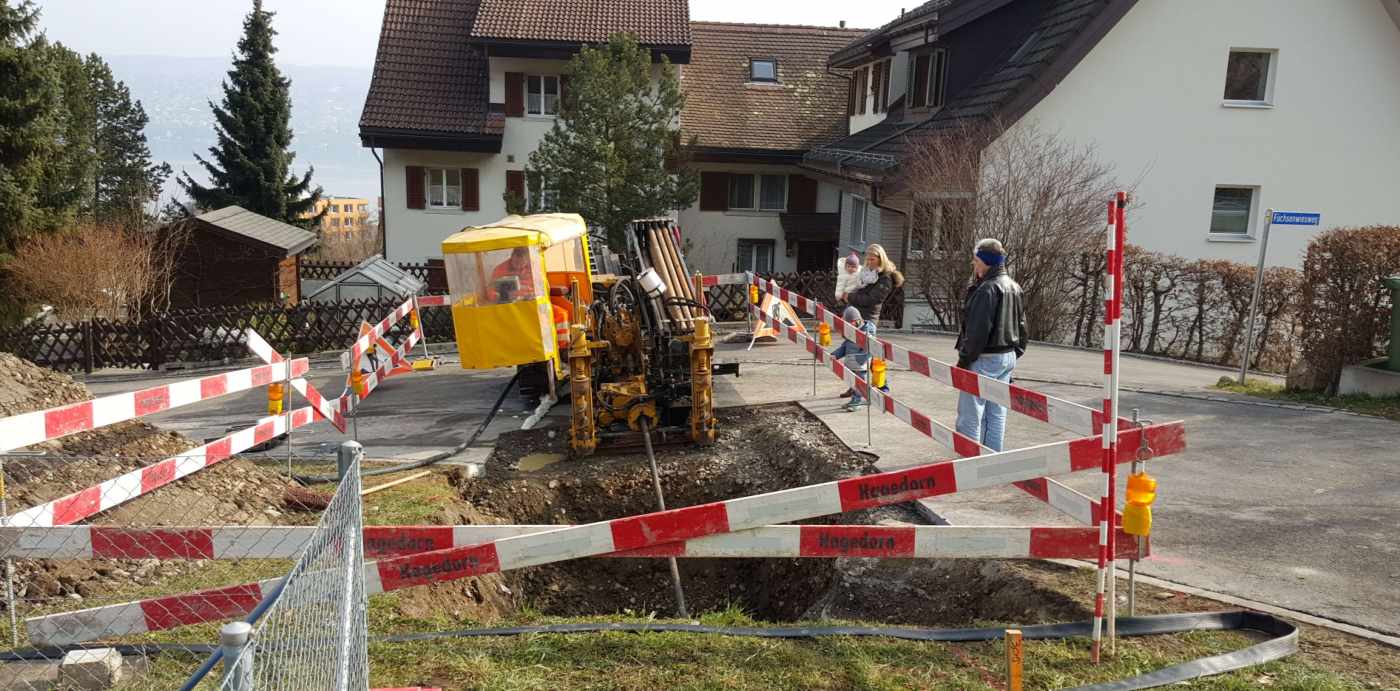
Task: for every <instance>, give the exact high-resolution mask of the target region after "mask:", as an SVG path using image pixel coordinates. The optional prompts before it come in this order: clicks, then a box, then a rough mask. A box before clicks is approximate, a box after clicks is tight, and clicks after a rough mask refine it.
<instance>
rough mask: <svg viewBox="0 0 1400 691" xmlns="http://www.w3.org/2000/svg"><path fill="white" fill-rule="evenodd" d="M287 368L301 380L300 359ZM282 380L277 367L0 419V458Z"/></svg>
mask: <svg viewBox="0 0 1400 691" xmlns="http://www.w3.org/2000/svg"><path fill="white" fill-rule="evenodd" d="M291 368H292V376H293V377H299V376H301V375H303V374H306V372H307V370H308V369H309V368H310V366H309V363H308V361H307V359H306V358H297V359H295V360H292V361H291ZM286 379H287V365H286V364H284V363H280V362H279V363H275V364H266V365H261V366H258V367H249V368H247V369H241V370H238V371H235V372H224V373H221V374H211V375H209V376H207V377H200V378H198V379H186V380H184V381H178V382H175V383H173V384H162V385H160V386H153V387H150V388H147V389H141V390H140V391H131V392H128V393H119V394H113V395H111V396H103V397H101V398H94V399H92V400H90V401H82V402H79V403H71V404H69V405H65V406H60V407H57V408H50V409H49V410H40V411H35V412H32V413H23V414H21V415H15V416H13V417H7V418H3V419H0V452H4V451H10V450H12V449H19V448H23V447H26V446H29V445H31V444H38V443H39V442H44V441H49V440H53V439H60V438H62V437H66V436H68V435H70V434H75V433H77V432H86V431H88V430H94V429H98V428H100V427H106V426H107V425H112V424H116V423H118V422H125V421H127V420H134V419H136V418H138V417H142V416H144V415H152V414H155V413H159V412H162V411H166V410H172V409H175V408H179V407H182V406H187V405H190V404H192V403H199V402H200V401H207V400H210V399H214V398H218V397H220V396H226V395H228V394H231V393H238V392H240V391H247V390H248V389H251V388H253V387H256V386H266V385H267V384H272V383H275V382H280V381H285V380H286Z"/></svg>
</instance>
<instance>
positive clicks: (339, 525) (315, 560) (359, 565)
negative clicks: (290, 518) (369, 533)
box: [219, 442, 369, 691]
mask: <svg viewBox="0 0 1400 691" xmlns="http://www.w3.org/2000/svg"><path fill="white" fill-rule="evenodd" d="M352 445H353V450H354V451H358V450H359V445H358V444H353V442H352ZM348 460H349V462H348V463H346V464H345V465H344V470H345V472H344V476H343V478H344V479H342V480H341V482H340V486H339V488H337V489H336V492H335V496H334V497H332V499H331V501H330V505H329V506H328V507H327V508H326V511H325V512H324V513H322V514H321V521H320V523H319V524H318V525H317V526H316V529H315V532H314V533H313V535H312V537H311V540H310V542H309V543H308V544H307V545H306V548H305V549H304V550H303V551H302V553H301V555H300V556H299V557H298V558H297V561H296V565H295V566H293V567H292V570H291V572H290V573H289V574H287V576H286V578H285V580H284V581H283V582H282V583H281V584H280V585H279V586H277V590H276V591H275V592H273V593H270V594H269V596H268V597H266V598H265V599H264V601H263V602H271V605H270V606H269V607H268V609H267V610H266V611H265V612H264V613H263V615H262V617H261V619H260V620H257V621H256V623H255V624H254V628H252V630H251V631H248V630H245V627H246V624H237V623H235V624H230V625H228V626H225V627H224V629H223V630H222V632H221V633H222V642H223V644H224V670H225V672H224V676H223V683H222V684H221V685H220V687H219V688H220V689H226V690H228V691H252V690H253V689H258V690H260V691H261V690H264V689H289V690H291V689H337V690H338V691H351V690H354V689H366V688H368V685H369V669H368V667H369V665H368V658H367V648H366V632H365V627H366V621H365V614H366V610H367V607H368V602H367V599H366V596H365V584H364V546H363V541H362V539H361V536H362V530H363V517H362V511H361V503H360V472H359V458H358V457H352V458H350V459H348ZM256 617H257V612H256V611H255V612H254V614H253V615H250V618H256Z"/></svg>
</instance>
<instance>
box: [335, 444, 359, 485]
mask: <svg viewBox="0 0 1400 691" xmlns="http://www.w3.org/2000/svg"><path fill="white" fill-rule="evenodd" d="M364 457H365V447H363V446H361V445H360V442H357V441H347V442H343V443H342V444H341V445H340V448H339V449H337V450H336V453H335V476H336V477H337V478H339V479H340V480H344V479H345V474H346V473H348V472H350V469H351V468H353V467H354V464H355V463H357V462H359V461H361V460H363V459H364Z"/></svg>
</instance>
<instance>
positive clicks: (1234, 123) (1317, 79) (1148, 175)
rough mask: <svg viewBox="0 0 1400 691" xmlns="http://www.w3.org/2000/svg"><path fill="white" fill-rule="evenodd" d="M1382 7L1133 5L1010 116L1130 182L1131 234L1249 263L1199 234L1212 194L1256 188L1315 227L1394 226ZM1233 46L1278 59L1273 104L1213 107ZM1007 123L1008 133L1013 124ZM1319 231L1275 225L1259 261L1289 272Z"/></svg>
mask: <svg viewBox="0 0 1400 691" xmlns="http://www.w3.org/2000/svg"><path fill="white" fill-rule="evenodd" d="M1387 1H1391V0H1344V1H1340V2H1317V1H1315V0H1231V1H1230V2H1219V1H1218V0H1173V1H1172V2H1162V1H1161V0H1150V1H1148V0H1144V1H1143V2H1138V3H1137V4H1136V5H1134V7H1133V8H1132V10H1131V11H1129V12H1128V14H1127V15H1126V16H1125V17H1124V18H1123V19H1122V21H1120V22H1119V23H1118V25H1117V26H1116V27H1115V28H1114V29H1113V30H1112V31H1110V32H1109V34H1108V35H1107V36H1105V37H1104V39H1103V40H1102V41H1101V42H1100V43H1099V44H1098V45H1097V46H1096V47H1095V48H1094V49H1093V50H1092V51H1091V52H1090V53H1089V54H1088V55H1087V56H1086V57H1085V59H1084V60H1083V61H1082V62H1081V63H1080V64H1079V66H1078V67H1076V68H1075V69H1074V70H1073V71H1072V72H1071V73H1070V74H1069V76H1067V77H1066V78H1065V79H1064V80H1063V81H1062V82H1061V83H1060V84H1059V85H1058V86H1057V87H1056V88H1055V90H1054V91H1053V92H1051V93H1050V95H1049V96H1048V97H1046V98H1045V99H1044V100H1043V101H1041V102H1040V103H1039V104H1038V105H1037V106H1036V107H1034V108H1033V109H1032V110H1031V111H1030V113H1029V114H1028V115H1027V116H1026V118H1025V119H1023V121H1022V123H1023V124H1025V123H1036V124H1037V125H1038V126H1039V127H1041V128H1042V129H1045V130H1047V131H1051V132H1058V134H1059V135H1060V136H1062V137H1064V138H1066V139H1070V140H1073V141H1075V142H1080V143H1092V144H1094V145H1095V146H1096V147H1097V150H1098V155H1099V156H1100V157H1101V158H1102V159H1103V160H1104V161H1106V162H1110V163H1112V164H1113V165H1115V167H1116V169H1117V175H1118V177H1119V178H1120V179H1121V180H1122V181H1124V182H1125V183H1131V182H1133V181H1135V180H1137V179H1138V178H1139V177H1140V178H1141V181H1140V183H1139V184H1138V186H1137V189H1136V199H1137V201H1138V202H1139V203H1140V204H1141V205H1142V206H1141V208H1140V209H1137V210H1135V211H1134V212H1133V213H1132V215H1131V217H1130V226H1129V241H1130V242H1133V243H1135V244H1138V245H1142V246H1144V247H1146V248H1148V249H1152V250H1158V251H1162V252H1170V253H1173V254H1178V255H1182V256H1185V257H1188V258H1222V259H1231V260H1234V261H1240V262H1247V263H1250V264H1252V263H1254V262H1255V261H1256V260H1257V257H1258V252H1259V247H1258V244H1257V241H1256V240H1255V239H1252V238H1251V239H1240V240H1234V241H1230V240H1226V239H1220V238H1211V237H1208V235H1209V228H1210V220H1211V205H1212V200H1213V195H1214V190H1215V187H1216V185H1239V186H1256V185H1257V186H1258V187H1259V193H1258V195H1257V199H1256V203H1255V205H1254V209H1253V210H1252V215H1253V219H1252V220H1251V224H1252V225H1251V232H1252V234H1253V235H1255V236H1256V237H1257V236H1258V235H1259V233H1260V231H1261V229H1262V216H1263V214H1262V209H1263V208H1266V207H1273V208H1275V209H1280V210H1292V211H1313V212H1320V213H1321V214H1322V221H1323V226H1322V227H1323V229H1325V228H1328V227H1336V226H1356V225H1366V224H1376V223H1385V224H1391V225H1396V224H1400V194H1397V193H1396V189H1395V171H1396V167H1397V161H1400V115H1397V114H1400V30H1397V26H1396V22H1395V21H1393V20H1392V16H1390V14H1388V9H1390V10H1393V9H1394V8H1393V7H1390V8H1387V6H1386V5H1385V4H1384V2H1387ZM1231 48H1255V49H1273V50H1277V51H1278V53H1277V62H1276V65H1275V71H1274V79H1275V81H1274V83H1273V106H1272V107H1271V108H1239V107H1226V106H1224V105H1222V95H1223V91H1224V83H1225V68H1226V62H1227V59H1228V55H1229V51H1230V49H1231ZM1018 126H1019V125H1018ZM1316 232H1318V229H1309V228H1298V227H1279V226H1275V227H1274V229H1273V231H1272V232H1271V233H1270V239H1269V249H1268V253H1269V264H1270V265H1283V266H1299V265H1301V262H1302V256H1303V252H1304V251H1305V250H1306V247H1307V242H1308V240H1309V239H1310V238H1311V237H1312V236H1313V235H1314V234H1315V233H1316Z"/></svg>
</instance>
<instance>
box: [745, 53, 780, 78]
mask: <svg viewBox="0 0 1400 691" xmlns="http://www.w3.org/2000/svg"><path fill="white" fill-rule="evenodd" d="M749 81H752V82H776V81H778V61H777V60H775V59H773V58H749Z"/></svg>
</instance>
